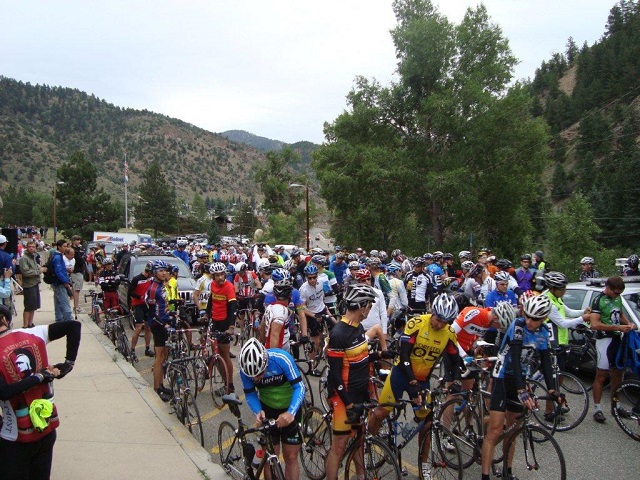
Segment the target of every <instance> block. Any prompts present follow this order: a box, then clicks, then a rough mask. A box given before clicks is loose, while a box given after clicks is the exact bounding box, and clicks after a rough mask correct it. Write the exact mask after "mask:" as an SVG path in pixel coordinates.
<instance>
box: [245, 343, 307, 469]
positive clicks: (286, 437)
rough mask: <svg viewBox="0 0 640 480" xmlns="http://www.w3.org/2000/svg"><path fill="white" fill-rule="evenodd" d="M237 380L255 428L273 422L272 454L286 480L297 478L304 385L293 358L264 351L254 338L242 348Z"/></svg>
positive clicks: (274, 350) (280, 353) (285, 353)
mask: <svg viewBox="0 0 640 480" xmlns="http://www.w3.org/2000/svg"><path fill="white" fill-rule="evenodd" d="M238 363H239V365H240V380H241V381H242V388H243V389H244V393H245V396H246V399H247V404H248V405H249V408H251V411H252V412H253V413H254V415H255V416H256V420H257V422H258V424H262V422H263V421H264V420H265V419H274V420H275V421H276V426H277V427H278V428H277V429H275V430H271V431H270V433H269V434H270V435H271V437H272V440H273V445H274V450H275V454H276V455H279V454H280V445H282V456H283V458H284V464H285V470H284V471H285V478H298V477H299V476H300V466H299V464H298V455H299V453H300V444H301V436H300V429H299V424H300V421H301V409H300V407H301V406H302V403H303V401H304V395H305V383H304V382H303V381H302V377H301V375H300V370H298V366H297V365H296V363H295V360H294V359H293V357H292V356H291V355H290V354H289V353H288V352H285V351H284V350H280V349H277V348H273V349H269V350H267V349H266V348H265V347H264V345H262V344H261V343H260V342H259V341H258V340H257V339H256V338H250V339H249V340H248V341H247V343H245V344H244V346H243V347H242V350H241V351H240V355H239V362H238Z"/></svg>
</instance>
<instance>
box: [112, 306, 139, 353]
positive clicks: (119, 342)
mask: <svg viewBox="0 0 640 480" xmlns="http://www.w3.org/2000/svg"><path fill="white" fill-rule="evenodd" d="M131 317H133V315H132V314H131V313H130V314H128V315H124V316H121V317H116V319H115V320H114V323H115V326H114V330H115V331H114V335H115V339H116V343H115V344H116V350H118V351H119V352H120V353H121V354H122V356H123V357H124V358H125V360H126V361H127V362H129V363H131V365H133V364H135V363H136V362H137V361H138V357H137V356H136V354H135V352H134V351H133V350H132V349H131V343H130V342H129V338H128V337H127V332H126V331H125V328H124V321H123V319H124V318H129V319H130V318H131Z"/></svg>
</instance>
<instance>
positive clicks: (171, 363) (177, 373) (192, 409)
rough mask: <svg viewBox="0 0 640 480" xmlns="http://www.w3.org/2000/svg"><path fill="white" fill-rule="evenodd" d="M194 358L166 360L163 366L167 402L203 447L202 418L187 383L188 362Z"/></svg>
mask: <svg viewBox="0 0 640 480" xmlns="http://www.w3.org/2000/svg"><path fill="white" fill-rule="evenodd" d="M196 360H197V357H183V358H178V359H172V360H167V362H165V364H164V365H163V368H164V370H165V377H166V378H167V379H168V380H169V389H170V390H171V399H170V401H169V404H170V405H171V406H172V407H173V409H174V412H175V414H176V417H177V418H178V420H180V422H181V423H182V424H183V425H184V426H186V427H187V429H188V430H189V432H190V433H191V434H192V435H193V436H194V437H195V439H196V440H197V441H198V442H199V443H200V445H201V446H202V447H204V431H203V429H202V418H201V417H200V410H199V409H198V405H197V404H196V400H195V396H194V395H193V393H192V391H191V387H190V385H189V364H193V362H194V361H196Z"/></svg>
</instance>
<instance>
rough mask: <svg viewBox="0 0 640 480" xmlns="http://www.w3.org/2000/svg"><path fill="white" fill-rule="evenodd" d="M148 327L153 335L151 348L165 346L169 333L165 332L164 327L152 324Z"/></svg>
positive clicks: (156, 323)
mask: <svg viewBox="0 0 640 480" xmlns="http://www.w3.org/2000/svg"><path fill="white" fill-rule="evenodd" d="M150 326H151V333H152V334H153V346H154V347H157V348H160V347H164V346H166V345H167V340H169V332H167V329H166V328H165V327H164V325H160V324H159V323H158V322H153V323H152V324H151V325H150Z"/></svg>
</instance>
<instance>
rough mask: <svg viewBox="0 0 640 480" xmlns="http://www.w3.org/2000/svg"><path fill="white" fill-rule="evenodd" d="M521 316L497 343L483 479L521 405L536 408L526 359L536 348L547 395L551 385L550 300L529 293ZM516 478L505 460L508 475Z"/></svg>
mask: <svg viewBox="0 0 640 480" xmlns="http://www.w3.org/2000/svg"><path fill="white" fill-rule="evenodd" d="M523 310H524V318H523V317H520V318H517V319H516V320H515V321H514V322H513V323H512V324H511V326H510V327H509V328H508V329H507V333H506V335H505V337H504V339H503V341H502V345H501V346H500V351H499V353H498V360H497V361H496V365H495V367H494V371H493V377H494V378H493V388H492V390H491V405H490V407H489V410H490V414H489V424H488V427H487V434H486V436H485V439H484V442H483V444H482V480H489V471H490V469H491V462H492V459H493V451H494V449H495V443H496V440H497V438H498V436H499V435H500V434H501V433H502V432H503V430H504V426H505V420H506V425H507V428H509V427H511V426H512V425H513V424H514V423H515V422H516V417H517V416H518V415H519V414H520V413H521V412H522V408H523V407H526V408H527V409H530V410H531V409H533V408H535V400H534V398H533V396H532V395H531V393H530V392H529V391H528V390H527V388H526V383H525V378H526V377H527V368H528V360H529V359H530V358H531V357H532V356H533V355H534V354H535V353H536V352H537V353H538V354H539V356H540V360H541V363H542V372H543V373H544V379H545V382H546V384H547V389H548V390H549V394H550V395H555V390H554V389H553V386H554V381H553V371H552V367H551V355H550V353H549V329H548V328H547V326H546V325H545V324H544V320H545V319H546V318H547V317H548V316H549V312H551V301H550V300H549V298H548V297H547V296H546V295H538V296H535V297H529V298H528V299H527V300H526V301H525V303H524V308H523ZM512 478H515V477H513V475H512V472H511V466H510V465H509V463H508V464H507V479H512Z"/></svg>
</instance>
